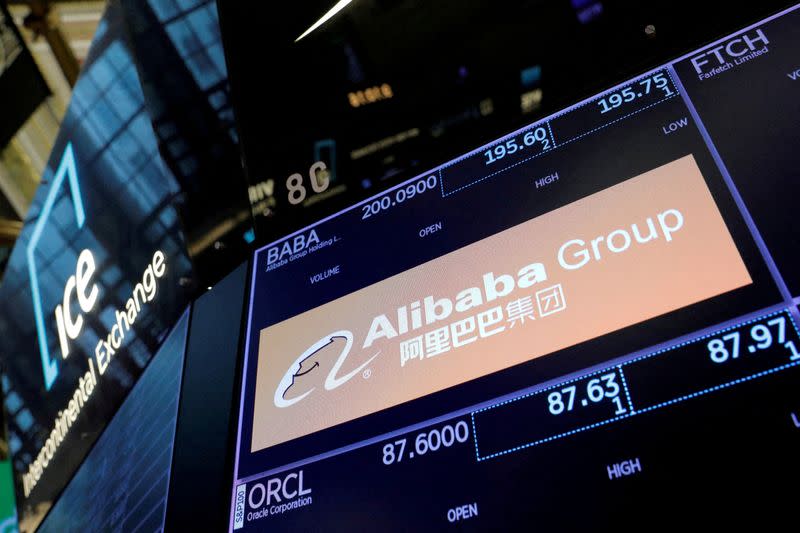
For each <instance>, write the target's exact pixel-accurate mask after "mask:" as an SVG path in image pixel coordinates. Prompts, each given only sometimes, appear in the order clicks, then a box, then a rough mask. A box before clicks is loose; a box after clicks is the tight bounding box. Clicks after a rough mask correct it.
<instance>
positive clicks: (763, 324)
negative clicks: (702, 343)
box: [706, 315, 800, 364]
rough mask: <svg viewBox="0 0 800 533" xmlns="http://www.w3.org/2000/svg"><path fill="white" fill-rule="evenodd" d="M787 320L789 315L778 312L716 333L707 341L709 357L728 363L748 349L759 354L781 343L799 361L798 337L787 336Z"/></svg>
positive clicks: (720, 362)
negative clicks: (721, 332)
mask: <svg viewBox="0 0 800 533" xmlns="http://www.w3.org/2000/svg"><path fill="white" fill-rule="evenodd" d="M786 322H787V319H786V316H785V315H778V316H775V317H773V318H770V319H764V320H760V321H758V322H757V323H755V324H749V325H747V326H743V327H739V328H736V329H734V330H732V331H729V332H727V333H725V334H724V335H719V336H717V337H714V338H713V339H710V340H709V341H708V342H707V343H706V348H707V349H708V357H709V359H710V360H711V362H713V363H716V364H724V363H730V362H732V361H735V360H737V359H739V358H740V357H741V356H742V354H743V353H744V352H746V353H747V354H753V355H757V354H758V353H759V352H763V351H765V350H769V349H770V348H774V347H780V348H783V350H785V351H784V352H783V353H785V354H786V355H788V356H789V361H798V360H800V352H799V351H798V347H797V345H796V344H795V341H794V340H793V339H788V338H787V323H786ZM790 331H791V330H790ZM780 348H779V349H780Z"/></svg>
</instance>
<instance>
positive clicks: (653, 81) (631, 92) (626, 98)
mask: <svg viewBox="0 0 800 533" xmlns="http://www.w3.org/2000/svg"><path fill="white" fill-rule="evenodd" d="M655 90H660V91H661V92H662V93H663V96H664V97H670V96H672V95H673V94H675V92H674V91H673V90H672V89H671V88H670V86H669V81H668V80H667V78H666V77H665V76H664V74H663V73H661V72H659V73H658V74H654V75H653V76H649V77H647V78H643V79H641V80H639V81H637V82H633V83H632V84H630V85H628V86H627V87H625V88H623V89H620V90H618V91H615V92H613V93H611V94H608V95H606V96H604V97H603V98H600V99H599V100H598V101H597V105H599V106H600V113H608V112H609V111H611V110H612V109H616V108H618V107H620V106H621V105H623V104H627V103H629V102H633V101H634V100H638V99H639V98H642V97H645V96H647V95H648V94H650V92H651V91H652V92H655Z"/></svg>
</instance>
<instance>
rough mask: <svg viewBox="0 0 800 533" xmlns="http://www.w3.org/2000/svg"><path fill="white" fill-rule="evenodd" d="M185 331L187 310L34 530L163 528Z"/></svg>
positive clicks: (186, 331) (153, 529) (187, 317)
mask: <svg viewBox="0 0 800 533" xmlns="http://www.w3.org/2000/svg"><path fill="white" fill-rule="evenodd" d="M188 325H189V311H188V310H187V311H186V312H184V314H183V316H182V317H181V318H180V319H179V320H178V322H177V324H175V327H174V328H173V330H172V332H170V334H169V335H167V337H166V339H165V340H164V343H163V344H162V345H161V348H160V349H159V350H158V352H157V353H156V354H155V355H154V356H153V360H152V361H151V362H150V364H149V365H148V367H147V368H146V369H145V371H144V372H143V373H142V375H141V377H140V378H139V381H137V382H136V385H135V386H134V388H133V389H132V390H131V392H130V394H128V397H127V398H125V402H124V403H123V404H122V406H121V407H120V409H119V410H118V411H117V413H116V414H115V415H114V418H113V419H112V420H111V422H110V423H109V424H108V427H107V428H106V429H105V431H104V432H103V434H102V435H101V436H100V438H99V439H98V440H97V443H96V444H95V445H94V447H93V448H92V450H91V451H90V452H89V455H87V456H86V459H85V460H84V462H83V464H81V467H80V468H79V469H78V472H77V473H76V474H75V476H74V477H73V478H72V480H70V482H69V484H68V485H67V486H66V488H65V489H64V492H63V493H62V494H61V496H60V497H59V499H58V501H57V502H56V504H55V505H54V506H53V508H52V510H51V511H50V512H49V513H48V514H47V517H46V518H45V519H44V521H43V522H42V524H41V526H40V527H39V528H38V531H40V532H42V533H47V532H53V533H57V532H59V531H109V530H117V531H159V530H161V529H162V528H163V526H164V514H165V511H166V502H167V489H168V487H169V480H170V466H171V463H172V456H173V453H172V452H173V442H174V437H175V426H176V423H177V419H178V399H179V398H178V396H179V394H180V390H181V372H182V371H183V361H184V352H185V348H186V338H187V334H188ZM95 494H102V495H103V497H102V498H97V497H94V495H95ZM25 526H26V524H22V527H23V528H25Z"/></svg>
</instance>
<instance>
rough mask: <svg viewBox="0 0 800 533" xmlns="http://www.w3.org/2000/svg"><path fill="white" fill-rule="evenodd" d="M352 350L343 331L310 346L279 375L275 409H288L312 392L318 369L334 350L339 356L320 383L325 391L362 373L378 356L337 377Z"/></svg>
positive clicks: (347, 332)
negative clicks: (280, 377)
mask: <svg viewBox="0 0 800 533" xmlns="http://www.w3.org/2000/svg"><path fill="white" fill-rule="evenodd" d="M352 347H353V333H352V332H351V331H347V330H340V331H335V332H333V333H330V334H328V335H325V336H324V337H322V338H321V339H320V340H318V341H317V342H315V343H314V344H312V345H311V346H310V347H309V348H308V349H307V350H306V351H304V352H303V353H302V354H300V356H299V357H298V358H297V359H295V361H294V362H293V363H292V364H291V365H290V366H289V369H288V370H287V371H286V373H285V374H284V375H283V378H282V379H281V381H280V383H278V388H277V389H275V397H274V398H273V400H274V402H275V407H280V408H285V407H289V406H290V405H294V404H296V403H297V402H299V401H300V400H302V399H303V398H305V397H306V396H308V395H309V394H311V393H312V392H314V390H315V389H316V388H317V385H318V384H319V380H320V379H321V377H320V376H321V374H322V373H323V370H322V368H324V367H325V366H327V365H328V363H329V362H330V360H331V359H332V358H333V354H336V352H337V351H338V353H339V355H338V357H337V358H336V362H335V363H334V364H333V366H332V367H331V369H330V371H328V375H327V376H326V377H325V381H324V383H323V384H324V387H325V390H328V391H331V390H334V389H336V388H338V387H340V386H342V385H344V384H345V383H347V382H348V381H350V380H351V379H352V378H353V376H355V375H356V374H358V373H359V372H361V371H362V370H364V369H365V368H366V367H367V365H368V364H370V363H371V362H372V361H373V359H375V358H376V357H378V356H379V355H380V353H381V352H380V351H378V353H376V354H375V355H373V356H372V357H370V358H369V359H367V360H366V361H364V362H363V363H361V364H360V365H359V366H358V367H356V368H354V369H353V370H351V371H350V372H348V373H347V374H345V375H343V376H339V375H338V374H339V371H340V370H341V368H342V366H344V364H345V361H347V356H348V355H350V349H351V348H352Z"/></svg>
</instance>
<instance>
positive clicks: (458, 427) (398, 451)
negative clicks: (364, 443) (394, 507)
mask: <svg viewBox="0 0 800 533" xmlns="http://www.w3.org/2000/svg"><path fill="white" fill-rule="evenodd" d="M468 439H469V426H468V425H467V423H466V422H465V421H464V420H459V421H458V422H456V423H455V424H446V425H444V426H442V427H439V428H434V429H431V430H428V431H422V432H420V433H418V434H417V435H416V436H414V437H409V438H407V437H403V438H401V439H398V440H395V441H392V442H387V443H386V444H385V445H383V447H382V448H381V451H382V457H383V464H385V465H387V466H388V465H391V464H394V463H400V462H402V461H404V460H407V459H413V458H414V457H420V456H422V455H425V454H427V453H433V452H436V451H439V450H443V449H446V448H450V447H452V446H456V445H458V444H463V443H465V442H467V440H468ZM409 440H410V441H411V442H409Z"/></svg>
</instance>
